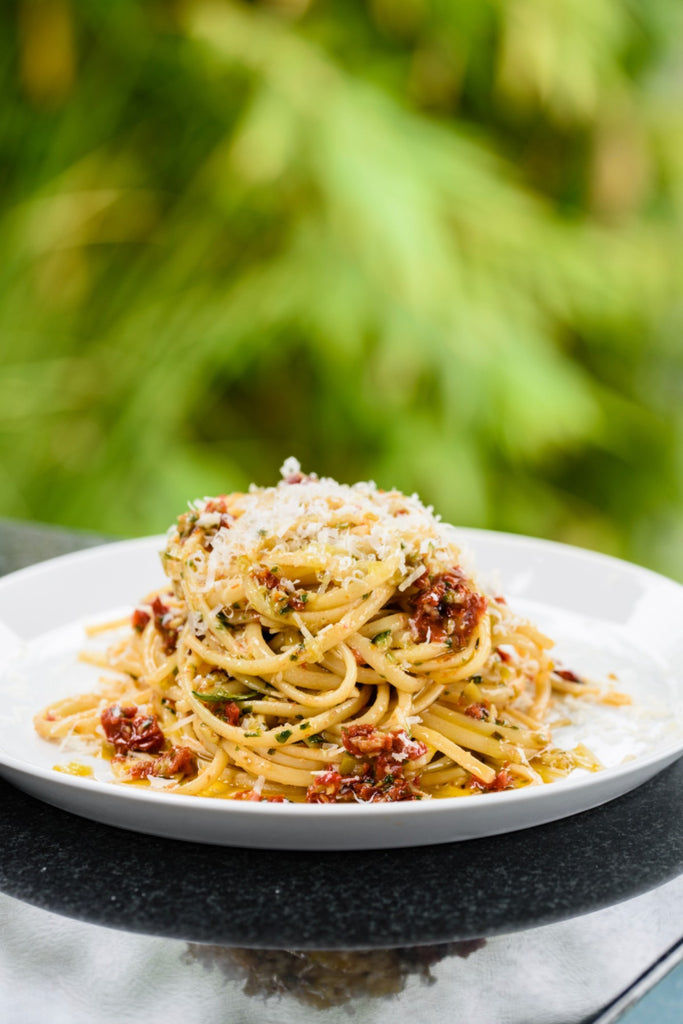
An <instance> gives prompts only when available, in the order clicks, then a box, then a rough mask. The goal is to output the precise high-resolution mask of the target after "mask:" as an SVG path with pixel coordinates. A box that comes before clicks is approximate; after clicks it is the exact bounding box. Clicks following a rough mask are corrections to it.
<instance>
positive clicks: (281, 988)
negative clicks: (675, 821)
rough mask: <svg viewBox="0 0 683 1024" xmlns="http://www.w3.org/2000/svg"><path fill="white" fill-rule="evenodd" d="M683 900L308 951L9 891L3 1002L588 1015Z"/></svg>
mask: <svg viewBox="0 0 683 1024" xmlns="http://www.w3.org/2000/svg"><path fill="white" fill-rule="evenodd" d="M150 870H152V866H150ZM217 884H221V885H226V884H230V883H229V880H227V879H222V880H217ZM233 884H234V883H233ZM106 898H107V896H106V893H105V894H103V899H106ZM172 898H173V897H172V893H169V899H171V900H172ZM368 898H371V893H370V892H369V896H368ZM484 898H485V895H484V894H482V899H484ZM397 899H400V895H397ZM682 910H683V878H679V879H677V880H675V881H673V882H669V883H667V885H666V886H664V887H662V888H661V889H658V890H654V891H653V892H649V893H645V894H643V895H642V896H638V897H636V898H635V899H632V900H629V901H627V902H626V903H622V904H619V905H617V906H613V907H609V908H606V909H604V910H599V911H596V912H594V913H592V914H588V915H585V916H584V917H580V918H576V919H574V920H570V921H563V922H560V923H557V924H551V925H545V926H543V927H539V928H534V929H529V930H527V931H523V932H518V933H516V934H511V935H503V936H494V937H492V938H489V939H487V940H486V941H483V940H479V941H476V940H473V941H471V942H453V943H444V944H440V945H438V946H415V947H401V948H398V949H375V950H365V951H358V950H352V951H342V950H337V951H334V952H325V951H318V952H311V951H307V952H301V951H296V950H287V951H285V950H253V949H252V950H249V949H243V948H227V947H223V946H212V945H200V944H196V943H187V942H184V941H181V940H178V939H165V938H156V937H152V936H145V935H138V934H134V933H130V932H123V931H115V930H113V929H109V928H103V927H101V926H98V925H91V924H85V923H83V922H80V921H74V920H71V919H68V918H64V917H60V916H57V915H55V914H52V913H50V912H48V911H44V910H39V909H38V908H36V907H33V906H29V905H28V904H25V903H22V902H20V901H17V900H14V899H11V898H10V897H8V896H4V895H2V896H0V927H1V929H2V943H1V944H0V1006H2V1007H3V1019H4V1020H7V1021H8V1022H10V1024H14V1022H17V1024H18V1022H21V1024H39V1022H40V1024H43V1022H45V1021H46V1020H47V1021H49V1024H86V1022H87V1024H91V1022H92V1021H93V1020H96V1021H97V1022H98V1024H114V1022H116V1024H120V1022H121V1021H122V1020H129V1019H133V1018H134V1019H136V1020H149V1021H155V1022H156V1021H162V1020H168V1021H177V1020H182V1021H184V1022H186V1024H193V1022H195V1021H197V1022H199V1021H201V1022H202V1024H246V1022H251V1021H253V1022H258V1024H270V1022H273V1024H275V1022H276V1021H277V1022H278V1024H280V1022H285V1024H286V1022H288V1021H293V1020H296V1022H297V1024H308V1022H312V1021H315V1022H319V1021H323V1022H325V1024H336V1022H340V1024H341V1022H344V1024H348V1021H349V1020H350V1019H355V1020H358V1021H371V1022H372V1024H389V1022H391V1024H394V1022H396V1021H404V1020H406V1021H407V1020H410V1021H411V1024H421V1022H424V1024H427V1022H429V1024H432V1022H434V1021H438V1020H440V1019H443V1020H448V1021H449V1022H452V1024H459V1022H463V1024H464V1022H467V1024H469V1022H470V1021H474V1020H476V1021H477V1022H478V1024H489V1022H490V1024H579V1022H587V1021H589V1020H590V1019H591V1018H592V1017H593V1016H594V1015H595V1014H596V1013H597V1012H598V1011H599V1010H600V1009H601V1008H602V1007H603V1006H605V1005H606V1004H608V1003H610V1002H611V1001H612V1000H614V999H616V998H617V997H618V996H619V994H620V993H621V992H622V991H623V989H624V988H626V987H627V986H628V985H630V984H631V983H632V982H633V980H634V979H635V978H636V977H637V976H638V975H639V974H641V973H642V972H643V971H646V970H647V969H648V968H649V967H650V965H651V964H652V963H653V962H654V961H655V960H656V959H657V958H658V957H660V956H661V955H662V954H663V953H664V952H665V951H666V949H667V948H668V947H670V946H671V945H673V944H674V943H675V942H676V941H677V940H678V939H679V938H680V920H681V911H682ZM201 912H202V908H201V906H199V905H198V906H197V913H198V914H201ZM291 912H292V914H296V907H292V909H291ZM46 1007H49V1013H47V1015H46V1012H47V1011H46ZM350 1014H351V1016H350Z"/></svg>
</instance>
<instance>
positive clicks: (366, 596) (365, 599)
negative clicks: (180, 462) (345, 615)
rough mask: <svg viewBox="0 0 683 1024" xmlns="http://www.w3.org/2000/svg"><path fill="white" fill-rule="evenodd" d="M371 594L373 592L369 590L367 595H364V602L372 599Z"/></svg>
mask: <svg viewBox="0 0 683 1024" xmlns="http://www.w3.org/2000/svg"><path fill="white" fill-rule="evenodd" d="M371 593H372V591H371V590H368V592H367V594H363V600H364V601H367V599H368V598H369V597H370V594H371Z"/></svg>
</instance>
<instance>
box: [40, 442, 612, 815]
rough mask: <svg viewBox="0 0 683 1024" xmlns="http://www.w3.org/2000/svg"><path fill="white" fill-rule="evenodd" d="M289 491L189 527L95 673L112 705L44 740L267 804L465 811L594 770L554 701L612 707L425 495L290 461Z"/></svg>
mask: <svg viewBox="0 0 683 1024" xmlns="http://www.w3.org/2000/svg"><path fill="white" fill-rule="evenodd" d="M282 476H283V479H282V480H281V482H280V483H279V484H278V485H277V486H275V487H266V488H259V487H254V486H252V488H251V489H250V490H249V492H248V493H244V494H242V493H240V494H229V495H221V496H219V497H214V498H206V499H203V500H201V501H196V502H194V503H193V504H192V505H191V506H190V508H189V511H187V512H185V513H184V514H183V515H181V516H180V517H179V519H178V522H177V525H176V526H174V527H173V528H172V529H171V530H170V532H169V535H168V541H167V544H166V548H165V550H164V551H163V553H162V563H163V567H164V570H165V573H166V575H167V577H168V580H169V584H168V587H167V588H165V589H163V590H161V591H159V592H158V593H154V594H151V595H150V596H149V597H148V598H147V599H146V600H145V601H143V602H142V603H141V604H140V605H139V606H138V607H137V608H136V609H135V611H134V612H133V614H132V617H131V619H130V620H129V622H128V623H127V624H126V626H125V635H124V636H123V638H122V639H119V640H117V641H116V642H114V643H113V644H112V646H111V647H110V648H109V650H108V652H107V654H106V656H103V657H101V658H100V657H98V656H96V655H86V658H87V660H91V661H94V662H95V663H96V664H101V665H102V666H103V667H105V668H106V669H108V670H110V671H109V672H108V675H107V677H106V678H105V679H103V680H102V683H101V689H100V690H99V691H98V692H97V693H92V694H85V695H83V696H81V697H76V698H72V699H67V700H65V701H61V702H58V703H57V704H53V705H51V706H50V707H48V708H46V709H44V711H42V712H41V713H40V714H39V715H38V716H37V717H36V720H35V721H36V728H37V730H38V732H39V733H40V735H41V736H43V737H45V738H46V739H51V740H65V738H70V737H72V736H76V737H79V738H81V739H82V740H84V741H88V742H89V743H90V744H91V747H92V748H93V749H95V750H97V751H99V752H100V753H102V754H104V755H106V756H109V757H110V758H111V765H112V769H113V772H114V774H115V777H116V779H117V780H119V781H121V782H129V783H136V784H138V785H147V786H153V787H154V788H159V789H165V790H168V791H169V792H174V793H184V794H188V795H189V794H196V795H202V796H212V797H224V798H225V797H227V798H233V799H243V800H255V801H273V802H282V801H285V800H295V801H304V800H305V801H308V802H311V803H340V802H360V803H365V802H378V801H406V800H411V801H412V800H423V799H428V798H431V797H454V796H468V795H474V794H480V793H482V792H487V791H500V790H506V789H513V788H517V787H520V786H529V785H537V784H540V783H545V782H551V781H553V780H554V779H556V778H559V777H560V776H563V775H566V774H568V773H569V772H571V771H572V770H573V769H574V768H576V767H583V768H588V769H591V770H595V769H596V768H598V767H599V765H598V763H597V762H596V760H595V758H593V757H592V755H591V754H590V753H589V751H587V750H585V749H584V748H577V749H575V750H574V751H564V750H559V749H556V748H553V746H552V741H551V733H550V728H549V724H548V722H549V713H550V708H551V705H552V702H553V697H554V694H556V693H560V694H566V693H571V694H574V695H577V694H578V695H582V696H585V697H587V698H588V699H593V700H597V699H603V698H602V696H601V693H600V691H599V690H598V689H597V688H596V687H594V686H591V685H589V684H588V683H587V682H585V681H584V680H582V679H581V678H580V677H579V676H577V675H576V674H575V673H574V672H572V671H571V670H568V669H563V668H561V667H559V666H556V665H555V663H554V662H553V660H552V657H551V653H550V651H551V647H552V642H551V641H550V640H549V639H548V638H547V637H545V636H544V635H543V634H542V633H540V632H539V631H538V630H537V629H536V628H535V627H534V626H533V625H531V624H530V623H528V622H527V621H525V620H524V619H521V618H519V617H517V616H516V615H514V614H513V613H512V611H511V610H510V609H509V607H508V605H507V603H506V602H505V600H504V598H503V597H501V596H499V595H496V594H489V593H486V592H485V591H484V590H483V589H482V588H481V587H480V586H478V585H477V584H476V583H475V581H474V579H473V577H472V575H471V573H470V572H469V570H468V569H467V567H466V566H465V565H464V564H463V558H462V556H461V552H460V550H459V548H458V545H457V542H456V533H455V531H454V529H453V528H452V527H450V526H448V525H446V524H444V523H442V522H440V520H439V518H438V517H437V516H435V515H434V514H433V512H432V510H431V509H429V508H426V507H425V506H424V505H422V503H421V502H420V501H419V499H418V498H417V497H416V496H415V495H413V496H411V497H408V496H406V495H404V494H401V493H400V492H398V491H383V490H380V489H378V488H377V487H376V486H375V485H374V484H371V483H360V484H355V485H353V486H347V485H342V484H338V483H336V482H335V481H334V480H330V479H318V478H317V477H315V476H314V475H305V474H303V473H302V472H301V470H300V467H299V464H298V463H297V462H296V460H294V459H288V460H287V462H286V463H285V465H284V466H283V469H282ZM120 625H121V624H120V623H117V624H113V626H120ZM99 628H101V627H98V629H99ZM606 699H612V700H614V699H617V698H615V697H614V696H613V695H612V696H611V697H610V695H607V698H606Z"/></svg>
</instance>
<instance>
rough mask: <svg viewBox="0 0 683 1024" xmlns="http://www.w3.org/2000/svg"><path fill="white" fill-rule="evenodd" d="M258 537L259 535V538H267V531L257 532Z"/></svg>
mask: <svg viewBox="0 0 683 1024" xmlns="http://www.w3.org/2000/svg"><path fill="white" fill-rule="evenodd" d="M258 535H259V537H267V536H268V531H267V530H259V531H258Z"/></svg>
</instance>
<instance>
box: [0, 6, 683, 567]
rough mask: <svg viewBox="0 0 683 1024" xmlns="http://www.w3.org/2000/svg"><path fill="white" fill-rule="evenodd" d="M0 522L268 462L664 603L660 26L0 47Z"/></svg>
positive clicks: (80, 518)
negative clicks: (628, 585)
mask: <svg viewBox="0 0 683 1024" xmlns="http://www.w3.org/2000/svg"><path fill="white" fill-rule="evenodd" d="M0 28H1V31H0V54H1V56H0V61H1V68H2V100H1V101H0V102H1V106H0V182H1V188H0V253H1V254H0V515H5V516H11V517H19V518H32V519H38V520H43V521H50V522H56V523H63V524H67V525H72V526H78V527H89V528H91V529H96V530H98V531H107V532H112V533H117V534H124V535H125V534H131V535H132V534H142V533H148V532H155V531H158V530H161V529H164V528H165V527H166V526H167V525H168V523H169V522H170V521H171V520H172V519H173V518H174V517H175V515H176V514H178V513H179V512H180V511H182V509H183V508H184V507H185V503H186V501H187V500H188V499H190V498H194V497H197V496H200V495H205V494H211V493H219V492H223V491H226V490H230V489H233V488H243V487H245V486H246V485H247V484H248V483H249V482H250V481H252V480H254V481H256V482H258V483H262V484H265V483H271V482H274V481H275V479H276V478H277V471H278V467H279V466H280V464H281V462H282V461H283V459H284V458H285V457H286V456H288V455H290V454H296V455H297V456H298V457H299V458H300V459H301V461H302V463H303V465H304V468H305V469H314V470H316V471H317V472H318V473H319V474H321V475H322V474H324V475H333V476H336V477H337V478H339V479H342V480H345V481H352V480H356V479H367V478H373V479H376V480H377V481H378V483H380V484H381V485H383V486H386V487H388V486H392V485H395V486H398V487H400V488H402V489H405V490H408V491H413V490H418V491H419V492H420V494H421V496H422V497H423V499H424V500H425V501H428V502H430V503H433V504H434V505H435V506H436V508H437V510H438V511H440V512H441V513H442V514H443V515H444V518H447V519H450V520H452V521H454V522H457V523H461V524H465V525H476V526H481V527H486V528H493V529H504V530H511V531H515V532H522V533H529V534H534V535H540V536H548V537H554V538H558V539H561V540H565V541H568V542H570V543H576V544H581V545H585V546H588V547H593V548H597V549H601V550H604V551H608V552H611V553H614V554H617V555H621V556H624V557H627V558H631V559H634V560H636V561H639V562H642V563H645V564H648V565H650V566H653V567H655V568H657V569H660V570H662V571H663V572H665V573H667V574H669V575H672V576H678V577H682V578H683V346H682V344H681V329H682V328H683V302H682V295H683V290H682V288H681V285H682V283H683V282H682V280H681V279H682V276H683V271H682V267H683V258H682V257H683V246H682V235H681V228H682V222H683V5H681V3H680V0H552V2H549V0H343V2H336V3H335V2H332V0H270V2H266V0H264V2H261V3H250V4H248V3H238V2H232V3H231V2H221V3H218V2H213V3H205V2H202V0H186V2H184V3H170V2H161V0H157V2H141V0H116V2H111V3H102V2H101V0H21V2H17V3H12V4H9V5H4V6H3V7H2V11H1V12H0Z"/></svg>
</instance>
